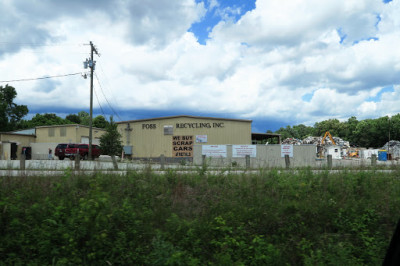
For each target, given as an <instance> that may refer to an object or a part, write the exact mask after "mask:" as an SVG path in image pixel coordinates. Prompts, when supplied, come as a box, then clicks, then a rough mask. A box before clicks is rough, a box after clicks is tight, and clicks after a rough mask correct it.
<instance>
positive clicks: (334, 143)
mask: <svg viewBox="0 0 400 266" xmlns="http://www.w3.org/2000/svg"><path fill="white" fill-rule="evenodd" d="M326 137H329V139H330V140H331V142H332V145H336V142H335V141H334V140H333V138H332V135H331V133H329V131H326V132H325V135H324V136H323V137H322V140H321V145H319V152H318V153H319V158H322V157H323V156H322V153H323V151H324V145H325V139H326Z"/></svg>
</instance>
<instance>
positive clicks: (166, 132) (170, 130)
mask: <svg viewBox="0 0 400 266" xmlns="http://www.w3.org/2000/svg"><path fill="white" fill-rule="evenodd" d="M173 134H174V127H173V126H164V135H173Z"/></svg>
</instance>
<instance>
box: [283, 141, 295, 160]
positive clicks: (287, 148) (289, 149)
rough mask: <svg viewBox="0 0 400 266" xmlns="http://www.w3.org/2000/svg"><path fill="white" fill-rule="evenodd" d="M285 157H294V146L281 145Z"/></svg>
mask: <svg viewBox="0 0 400 266" xmlns="http://www.w3.org/2000/svg"><path fill="white" fill-rule="evenodd" d="M285 155H289V157H293V145H289V144H282V145H281V157H285Z"/></svg>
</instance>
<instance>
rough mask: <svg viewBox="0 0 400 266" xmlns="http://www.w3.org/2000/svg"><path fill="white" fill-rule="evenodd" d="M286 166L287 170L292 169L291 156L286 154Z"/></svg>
mask: <svg viewBox="0 0 400 266" xmlns="http://www.w3.org/2000/svg"><path fill="white" fill-rule="evenodd" d="M285 165H286V169H287V170H289V168H290V158H289V154H285Z"/></svg>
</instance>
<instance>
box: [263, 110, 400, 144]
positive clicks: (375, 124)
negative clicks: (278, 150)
mask: <svg viewBox="0 0 400 266" xmlns="http://www.w3.org/2000/svg"><path fill="white" fill-rule="evenodd" d="M326 131H329V132H330V133H331V134H332V135H333V136H336V137H340V138H342V139H345V140H347V141H350V143H352V144H354V145H357V146H361V147H373V148H379V147H382V146H383V145H385V143H386V142H387V141H388V135H389V131H390V136H391V139H392V140H400V114H396V115H394V116H392V117H391V118H390V119H389V117H388V116H384V117H380V118H376V119H365V120H361V121H358V120H357V118H356V117H354V116H353V117H350V118H349V119H348V120H347V121H344V122H340V121H339V120H338V119H328V120H325V121H322V122H317V123H315V125H314V126H313V127H309V126H305V125H302V124H300V125H295V126H293V127H291V126H286V128H284V127H281V128H280V129H279V130H277V131H275V133H277V134H281V135H282V139H285V138H297V139H304V138H306V137H308V136H323V135H324V134H325V132H326ZM269 132H271V131H269ZM271 133H272V132H271Z"/></svg>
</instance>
